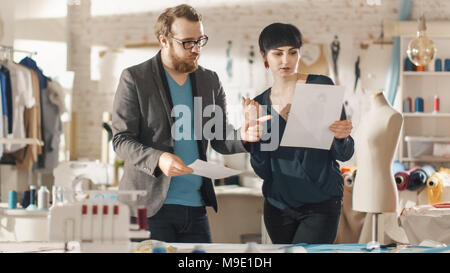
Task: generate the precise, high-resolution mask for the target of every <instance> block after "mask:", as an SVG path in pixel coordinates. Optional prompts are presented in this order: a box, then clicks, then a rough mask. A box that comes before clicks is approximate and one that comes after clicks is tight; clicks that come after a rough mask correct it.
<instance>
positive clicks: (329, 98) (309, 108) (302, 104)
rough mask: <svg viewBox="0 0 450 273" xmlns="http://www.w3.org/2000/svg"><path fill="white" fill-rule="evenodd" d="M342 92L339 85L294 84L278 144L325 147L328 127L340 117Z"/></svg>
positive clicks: (328, 143) (329, 137) (328, 140)
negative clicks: (286, 119) (289, 108)
mask: <svg viewBox="0 0 450 273" xmlns="http://www.w3.org/2000/svg"><path fill="white" fill-rule="evenodd" d="M344 92H345V88H344V87H343V86H336V85H321V84H297V86H296V89H295V93H294V97H293V99H292V106H291V112H290V113H289V119H288V122H287V125H286V129H285V130H284V133H283V137H282V139H281V143H280V145H281V146H290V147H305V148H316V149H324V150H329V149H330V147H331V144H332V141H333V137H334V134H333V133H332V132H331V131H330V130H329V129H328V127H329V126H330V125H331V124H332V123H333V122H335V121H336V120H339V119H340V115H341V111H342V103H343V99H344Z"/></svg>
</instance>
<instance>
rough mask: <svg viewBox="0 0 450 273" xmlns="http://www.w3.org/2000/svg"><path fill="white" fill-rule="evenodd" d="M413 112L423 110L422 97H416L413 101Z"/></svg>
mask: <svg viewBox="0 0 450 273" xmlns="http://www.w3.org/2000/svg"><path fill="white" fill-rule="evenodd" d="M414 110H415V112H419V113H422V112H423V98H422V97H417V98H416V102H415V109H414Z"/></svg>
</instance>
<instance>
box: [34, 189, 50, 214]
mask: <svg viewBox="0 0 450 273" xmlns="http://www.w3.org/2000/svg"><path fill="white" fill-rule="evenodd" d="M37 201H38V209H41V210H46V209H48V208H49V203H50V192H49V191H48V189H47V187H46V186H41V188H40V189H39V191H38V200H37Z"/></svg>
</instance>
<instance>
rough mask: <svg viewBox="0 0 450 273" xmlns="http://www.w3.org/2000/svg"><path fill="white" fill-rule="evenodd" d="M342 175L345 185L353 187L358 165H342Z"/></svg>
mask: <svg viewBox="0 0 450 273" xmlns="http://www.w3.org/2000/svg"><path fill="white" fill-rule="evenodd" d="M341 173H342V177H343V178H344V185H345V186H346V187H353V183H354V182H355V177H356V167H355V166H350V167H341Z"/></svg>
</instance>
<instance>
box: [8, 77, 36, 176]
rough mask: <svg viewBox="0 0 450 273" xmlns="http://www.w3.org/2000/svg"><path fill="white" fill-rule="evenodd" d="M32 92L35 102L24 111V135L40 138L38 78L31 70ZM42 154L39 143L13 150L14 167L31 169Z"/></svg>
mask: <svg viewBox="0 0 450 273" xmlns="http://www.w3.org/2000/svg"><path fill="white" fill-rule="evenodd" d="M31 76H32V83H33V86H32V87H33V93H34V97H35V98H36V103H35V105H34V106H33V107H31V108H26V109H25V111H24V123H25V128H26V137H27V138H34V139H38V140H42V139H41V113H40V112H41V105H40V104H41V103H40V99H39V93H40V91H39V79H38V76H37V73H36V71H33V70H31ZM40 154H42V147H41V146H39V145H27V146H26V147H24V148H22V149H20V150H18V151H16V152H14V153H13V154H12V155H13V157H14V158H15V161H16V167H17V169H19V170H28V171H31V170H32V168H33V164H34V163H35V162H37V160H38V155H40Z"/></svg>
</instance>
